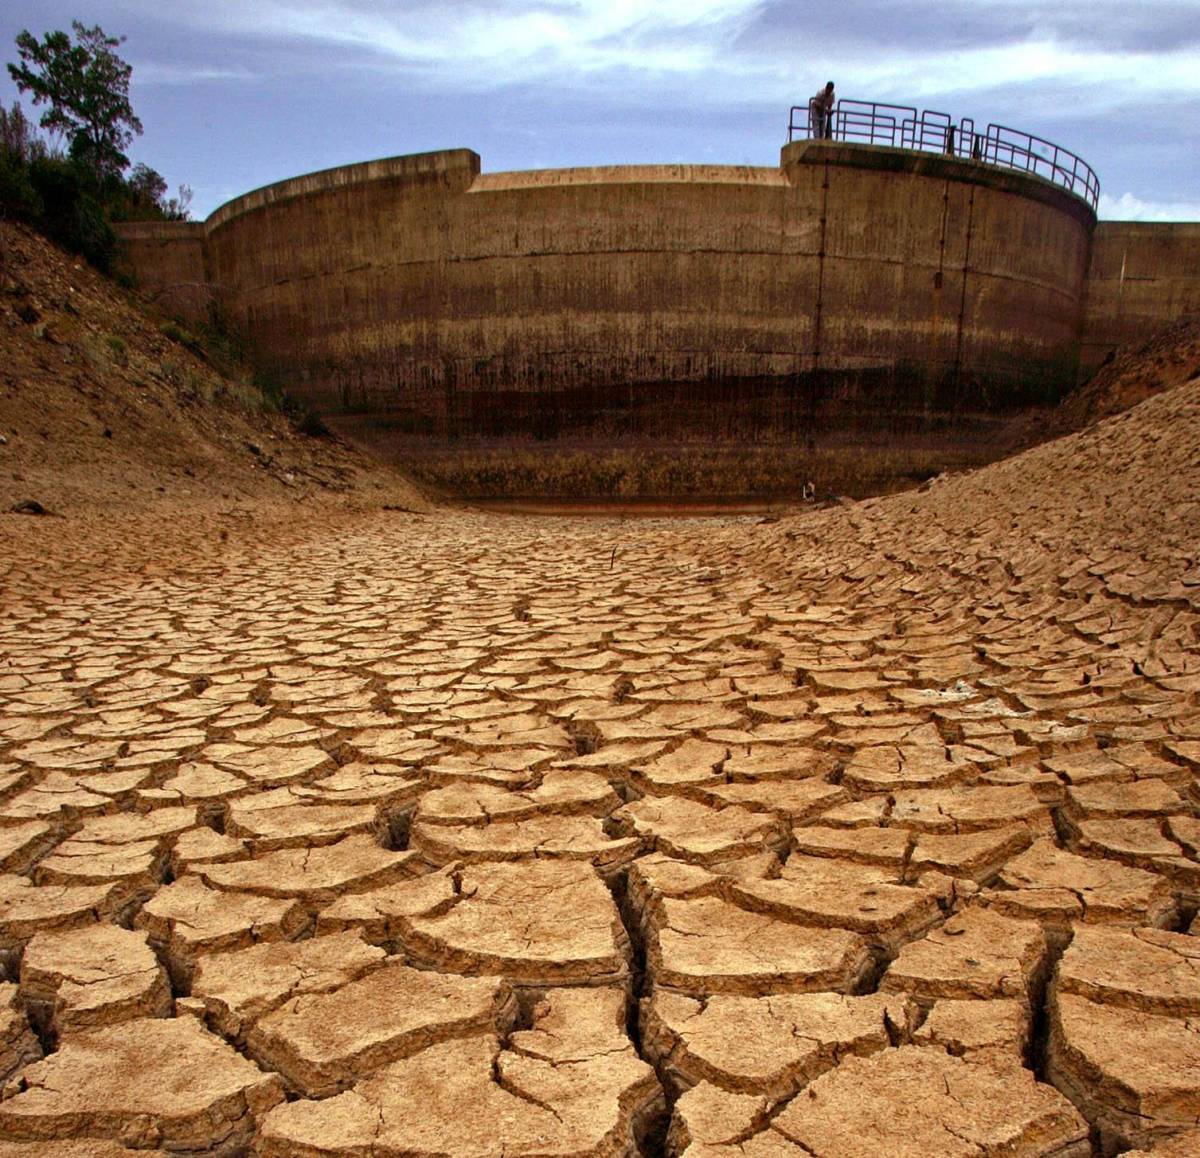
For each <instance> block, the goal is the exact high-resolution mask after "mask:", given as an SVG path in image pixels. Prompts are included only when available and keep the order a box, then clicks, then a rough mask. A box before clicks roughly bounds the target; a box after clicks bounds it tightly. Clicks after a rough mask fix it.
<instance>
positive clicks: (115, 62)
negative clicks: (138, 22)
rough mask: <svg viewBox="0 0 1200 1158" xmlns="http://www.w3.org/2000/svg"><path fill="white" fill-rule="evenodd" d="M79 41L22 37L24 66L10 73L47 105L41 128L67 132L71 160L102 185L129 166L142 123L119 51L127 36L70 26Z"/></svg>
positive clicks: (19, 39)
mask: <svg viewBox="0 0 1200 1158" xmlns="http://www.w3.org/2000/svg"><path fill="white" fill-rule="evenodd" d="M71 28H72V31H73V33H74V39H73V40H72V37H71V36H69V35H68V34H67V33H65V32H61V31H57V32H47V33H46V34H45V35H44V36H43V38H42V39H41V40H40V41H39V40H38V39H37V38H36V37H34V36H33V34H32V33H30V32H28V31H23V32H21V33H20V34H19V35H18V36H17V52H18V54H19V55H20V58H21V63H20V64H19V65H16V64H10V65H9V66H8V71H9V74H10V75H11V76H12V78H13V80H14V81H15V82H16V85H17V88H18V89H19V90H20V91H21V92H22V93H26V92H27V93H30V94H31V95H32V97H33V103H34V104H35V105H46V106H47V108H46V111H45V112H43V113H42V119H41V125H42V128H44V129H47V130H49V131H50V132H52V133H62V134H63V135H64V136H65V137H66V138H67V141H68V146H69V151H70V155H71V158H72V159H73V160H74V161H76V162H78V163H80V164H81V165H82V166H84V167H85V168H86V169H87V170H88V171H89V172H91V174H92V175H93V177H94V179H95V182H96V185H97V186H100V185H101V184H102V183H103V181H104V179H105V177H109V176H118V177H119V176H120V175H121V174H122V173H124V172H125V170H126V169H127V168H129V158H128V157H127V156H126V155H125V150H126V149H127V148H128V147H129V145H130V142H132V140H133V138H134V135H135V134H140V133H141V131H142V122H141V121H139V120H138V118H137V116H136V115H135V114H134V111H133V106H132V105H131V104H130V103H129V77H130V75H131V73H132V72H133V68H132V66H130V65H129V64H127V63H126V62H125V61H124V60H122V59H121V58H120V57H119V56H118V55H117V53H116V51H115V50H116V49H117V48H118V47H119V46H120V45H121V44H122V43H123V41H124V37H113V36H107V35H105V33H104V30H103V29H102V28H100V26H99V25H96V26H95V27H93V28H87V27H85V26H84V25H83V24H81V23H80V22H79V21H78V20H74V21H72V22H71Z"/></svg>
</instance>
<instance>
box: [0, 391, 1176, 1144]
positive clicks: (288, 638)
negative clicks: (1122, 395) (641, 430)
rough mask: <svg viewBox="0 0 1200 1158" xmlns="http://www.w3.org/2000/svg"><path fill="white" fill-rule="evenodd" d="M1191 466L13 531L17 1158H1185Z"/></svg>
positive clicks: (1145, 435)
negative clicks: (744, 504)
mask: <svg viewBox="0 0 1200 1158" xmlns="http://www.w3.org/2000/svg"><path fill="white" fill-rule="evenodd" d="M1198 479H1200V383H1197V384H1193V385H1192V386H1190V387H1185V388H1181V389H1178V390H1175V391H1172V392H1170V393H1167V394H1163V395H1161V396H1159V397H1157V398H1155V399H1152V400H1150V401H1149V402H1147V403H1145V404H1143V405H1142V406H1140V407H1139V408H1138V409H1136V410H1134V411H1132V412H1130V413H1128V414H1126V415H1124V416H1122V417H1119V418H1117V419H1115V420H1110V421H1108V422H1106V423H1104V424H1102V425H1100V426H1098V427H1094V428H1092V429H1090V430H1089V431H1086V432H1084V433H1082V434H1080V435H1076V436H1072V437H1071V438H1068V439H1065V440H1063V441H1061V442H1058V443H1054V444H1050V445H1048V446H1044V447H1041V448H1039V449H1036V450H1034V451H1031V452H1028V453H1026V454H1024V455H1022V456H1020V457H1019V458H1016V459H1013V460H1010V461H1008V462H1005V463H1001V464H998V465H996V466H994V467H991V468H988V469H985V470H982V471H980V472H977V473H975V474H973V475H970V476H963V477H959V478H953V479H943V480H938V481H936V482H935V483H934V484H932V485H931V486H929V487H927V488H926V489H925V490H924V491H922V492H920V493H915V492H914V493H910V494H904V495H899V496H893V497H891V498H887V499H877V500H872V501H868V502H865V503H860V504H855V505H852V506H845V507H840V508H836V509H832V510H828V511H817V512H811V513H808V514H805V515H802V516H796V517H789V518H784V519H782V520H778V521H761V520H759V521H755V520H745V519H742V520H739V519H725V520H681V521H667V520H662V521H649V520H647V521H635V522H619V521H617V520H583V519H574V520H573V519H569V518H552V519H539V520H533V519H522V518H513V517H507V518H506V517H484V516H480V515H472V514H468V513H454V512H438V513H435V514H434V515H433V516H432V517H428V518H424V517H419V516H412V515H397V514H396V513H394V512H392V513H386V514H385V513H382V512H375V513H358V514H341V515H335V514H330V515H328V516H322V515H320V513H319V512H318V513H316V514H313V515H310V516H301V517H296V518H292V519H290V520H288V521H282V520H276V521H274V522H269V523H265V524H263V525H262V526H261V527H259V528H258V529H257V530H255V529H254V528H250V529H249V530H248V531H247V533H246V534H244V535H242V536H241V537H238V536H234V537H233V538H232V539H229V540H228V541H224V540H219V539H217V538H216V537H215V536H213V535H212V534H209V533H201V532H202V531H203V525H201V529H200V530H196V529H195V528H194V527H192V528H191V529H189V524H186V523H181V525H180V526H179V527H177V528H175V530H174V531H173V532H172V535H171V538H170V540H167V539H166V538H165V537H164V534H163V532H162V530H161V528H160V529H159V530H157V531H155V530H153V528H152V527H151V526H150V524H143V523H139V522H137V521H136V520H133V521H130V522H128V523H125V522H122V521H121V520H119V519H113V520H110V521H109V522H108V523H107V524H98V525H95V526H91V527H89V530H88V534H87V536H86V537H85V538H83V539H82V540H81V539H80V537H79V536H78V532H77V531H75V530H72V527H71V525H70V522H69V521H68V520H63V521H58V522H54V523H50V522H48V521H37V522H33V521H28V520H27V521H26V522H25V523H22V524H21V526H20V532H21V534H20V535H19V536H18V535H17V533H16V532H15V531H13V532H12V534H11V535H10V537H9V538H8V540H7V542H6V552H7V554H8V561H7V563H8V565H7V567H6V571H5V574H4V613H3V619H2V620H0V653H2V655H3V667H2V668H0V703H2V722H0V868H2V869H3V873H4V875H3V876H2V877H0V967H2V969H3V983H2V984H0V1026H2V1033H0V1074H2V1075H3V1078H4V1083H5V1084H4V1092H3V1100H2V1101H0V1138H3V1139H4V1141H3V1142H2V1143H0V1158H19V1156H26V1155H28V1156H33V1155H39V1156H41V1155H45V1156H48V1158H61V1156H67V1155H71V1156H83V1155H87V1156H100V1158H112V1156H115V1155H119V1154H122V1153H126V1152H128V1151H129V1150H138V1151H140V1152H143V1153H146V1152H151V1153H153V1152H158V1153H171V1154H181V1153H182V1154H205V1155H210V1154H212V1155H238V1154H247V1153H248V1154H257V1155H263V1156H269V1158H284V1156H299V1158H308V1156H316V1155H355V1156H362V1158H366V1156H371V1158H387V1156H397V1158H398V1156H404V1158H417V1156H420V1158H434V1156H446V1158H449V1156H453V1158H472V1156H479V1158H483V1156H500V1155H503V1156H505V1158H520V1156H523V1158H535V1156H536V1158H543V1156H546V1158H550V1156H554V1158H584V1156H589V1158H590V1156H596V1158H601V1156H603V1158H617V1156H632V1155H639V1154H641V1155H648V1156H649V1155H659V1154H669V1155H686V1156H687V1158H802V1156H809V1158H814V1156H815V1158H858V1156H863V1158H866V1156H872V1158H874V1156H889V1158H891V1156H901V1158H905V1156H914V1158H915V1156H926V1155H929V1156H948V1158H958V1156H963V1158H968V1156H970V1158H976V1156H978V1158H1000V1156H1002V1155H1003V1156H1005V1158H1014V1156H1016V1158H1033V1156H1038V1158H1043V1156H1044V1158H1051V1156H1053V1158H1083V1156H1085V1155H1092V1154H1104V1155H1108V1154H1114V1153H1120V1152H1133V1153H1137V1154H1147V1153H1149V1154H1154V1155H1158V1156H1160V1158H1171V1156H1174V1158H1179V1156H1182V1155H1196V1154H1200V1133H1198V1132H1197V1122H1198V1119H1200V936H1198V935H1197V934H1198V933H1200V924H1197V923H1196V922H1195V914H1196V910H1197V905H1198V903H1200V820H1198V819H1197V810H1198V807H1200V793H1198V790H1197V774H1198V772H1200V637H1198V628H1200V539H1198V536H1197V528H1198V527H1200V502H1198V498H1200V488H1198V487H1197V481H1198ZM148 527H150V529H147V528H148Z"/></svg>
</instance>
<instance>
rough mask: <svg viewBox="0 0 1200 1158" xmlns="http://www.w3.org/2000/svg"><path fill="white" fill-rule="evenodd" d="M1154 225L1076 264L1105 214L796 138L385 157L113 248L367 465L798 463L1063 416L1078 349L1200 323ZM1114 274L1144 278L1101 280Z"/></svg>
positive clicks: (987, 176) (956, 167)
mask: <svg viewBox="0 0 1200 1158" xmlns="http://www.w3.org/2000/svg"><path fill="white" fill-rule="evenodd" d="M1166 229H1167V230H1175V231H1177V232H1175V233H1168V232H1166V231H1164V230H1162V229H1156V228H1155V227H1147V226H1140V227H1137V228H1132V227H1128V226H1121V227H1117V228H1115V229H1114V228H1113V227H1108V226H1105V227H1101V229H1100V232H1099V234H1098V235H1097V238H1098V240H1097V245H1096V252H1095V255H1094V257H1093V255H1092V235H1093V231H1094V230H1095V217H1094V214H1093V213H1092V212H1091V210H1090V209H1089V208H1088V207H1087V206H1086V205H1085V204H1084V202H1082V201H1081V200H1079V199H1078V198H1077V197H1075V196H1073V195H1071V194H1069V193H1067V192H1065V191H1064V190H1062V189H1060V188H1059V187H1057V186H1054V185H1052V184H1050V183H1048V182H1046V181H1043V180H1041V179H1039V178H1036V177H1031V176H1028V175H1026V174H1022V173H1016V172H1011V171H1007V170H1001V169H997V168H995V167H992V166H984V165H979V164H976V163H973V162H970V161H964V160H961V159H958V158H953V157H944V156H940V155H936V154H933V155H931V154H925V153H916V152H911V151H908V150H901V149H891V148H882V147H874V146H862V145H847V144H843V143H838V142H822V141H804V142H797V143H795V144H791V145H788V146H786V147H785V148H784V150H783V153H782V157H781V165H780V167H779V168H752V167H746V166H715V165H660V166H627V167H604V168H588V169H567V170H545V171H535V172H522V173H490V174H481V172H480V161H479V158H478V156H477V155H476V154H474V153H472V152H470V151H469V150H466V149H458V150H451V151H447V152H441V153H429V154H423V155H418V156H410V157H398V158H391V159H387V160H381V161H372V162H368V163H365V164H361V165H353V166H348V167H344V168H340V169H332V170H327V171H325V172H322V173H315V174H310V175H308V176H305V177H300V178H296V179H294V180H289V181H284V182H281V183H279V184H277V185H272V186H269V187H267V188H265V189H261V190H258V191H256V192H253V193H250V194H247V195H246V196H244V197H241V198H239V199H237V200H235V201H232V202H230V203H229V204H227V205H225V206H223V207H222V208H220V209H218V210H217V211H216V212H215V213H214V214H213V215H212V216H211V217H210V218H209V219H208V220H207V221H206V222H204V223H203V224H202V225H190V224H189V225H182V226H175V227H172V226H156V227H154V230H153V231H150V230H146V227H144V226H139V227H131V228H129V229H127V230H125V231H123V234H124V238H125V243H126V256H127V262H128V265H129V267H130V268H132V269H133V270H134V271H135V272H136V275H137V278H138V280H139V281H140V282H141V284H142V286H143V287H144V288H145V289H147V290H149V291H150V292H151V293H153V294H156V295H159V296H161V298H162V299H163V300H164V301H167V302H169V303H170V304H172V305H174V306H175V307H176V308H178V309H180V310H182V311H183V312H185V313H188V312H190V313H191V315H192V316H193V317H196V316H199V314H200V312H201V311H202V310H204V309H207V307H208V302H207V300H205V298H204V296H203V295H198V294H190V296H189V291H190V287H191V286H193V285H194V284H195V279H196V276H197V263H198V260H199V257H200V255H202V259H203V265H204V271H205V276H206V278H207V284H208V287H209V291H210V294H211V299H212V303H213V304H214V305H215V307H216V308H217V309H218V310H219V311H220V313H221V316H222V317H223V319H224V320H225V321H226V322H227V323H228V324H230V325H231V326H232V327H234V328H235V329H236V330H237V331H239V332H240V333H241V334H242V335H243V336H244V337H245V339H246V340H247V344H248V347H249V348H250V350H251V351H252V353H253V356H254V357H255V359H256V360H257V361H258V363H259V365H260V367H261V368H262V369H263V370H265V371H266V372H268V373H272V374H276V375H278V376H279V377H280V378H281V379H282V380H284V381H285V382H286V383H287V385H288V388H289V390H291V391H292V392H293V393H294V394H297V395H299V396H300V397H301V398H303V399H304V401H306V402H307V403H308V404H309V405H311V406H313V407H314V408H316V409H318V410H320V411H321V412H322V414H324V415H325V416H326V417H327V419H328V420H330V421H331V422H333V423H334V424H335V425H337V426H339V427H340V428H341V429H343V430H344V431H346V432H347V433H350V434H352V435H355V436H357V437H360V438H365V439H367V440H369V441H375V442H376V443H377V444H378V443H386V442H387V441H388V440H389V439H392V440H394V439H398V438H403V437H404V436H406V435H417V436H422V435H431V434H432V435H437V436H446V435H449V436H455V435H458V434H463V433H469V434H473V435H483V436H501V437H503V436H506V435H510V434H514V433H516V434H524V435H528V434H531V433H532V434H534V435H537V436H539V437H558V436H566V435H583V436H595V435H598V436H601V437H609V436H612V435H614V434H617V435H624V434H630V433H633V434H650V435H653V436H674V437H688V436H691V435H715V436H718V437H720V436H726V437H732V438H739V437H745V436H746V435H747V434H748V433H752V434H753V435H754V436H759V435H761V434H762V433H763V432H764V431H765V432H767V433H768V434H777V433H788V434H792V435H799V436H801V437H806V438H807V439H808V440H809V442H810V444H811V443H812V442H814V441H816V440H818V439H829V438H834V439H837V438H849V439H851V440H855V439H862V438H864V437H866V438H868V439H869V438H871V437H875V436H881V437H895V436H901V435H904V434H905V433H909V432H913V431H927V430H929V429H930V428H936V427H937V426H938V425H939V424H942V423H945V422H947V421H951V422H954V423H956V424H958V425H960V427H962V428H963V429H968V428H973V429H979V428H983V429H984V430H985V431H986V428H987V426H988V424H989V422H992V421H993V420H994V419H996V417H997V416H998V415H1000V414H1002V413H1003V411H1004V410H1005V409H1007V408H1009V407H1014V406H1020V405H1026V404H1030V403H1037V402H1044V401H1053V400H1055V399H1056V397H1057V395H1058V394H1059V393H1060V392H1061V390H1062V389H1063V388H1064V387H1065V386H1066V385H1068V384H1070V383H1072V382H1073V381H1074V380H1075V377H1076V375H1077V372H1078V366H1079V353H1080V348H1081V336H1082V339H1083V346H1084V349H1085V350H1086V351H1087V352H1088V357H1089V358H1090V359H1091V360H1092V361H1096V360H1098V358H1099V357H1102V356H1103V353H1102V352H1101V351H1102V350H1103V349H1104V348H1105V346H1106V344H1108V343H1113V342H1115V341H1119V340H1121V339H1122V337H1124V336H1125V335H1126V334H1127V333H1129V332H1135V331H1138V330H1140V328H1141V327H1143V326H1145V325H1148V324H1150V323H1151V322H1152V321H1153V319H1154V318H1155V317H1158V316H1174V315H1173V313H1172V312H1171V311H1172V310H1173V309H1174V307H1175V306H1176V305H1181V304H1184V303H1186V302H1188V301H1195V300H1197V299H1200V278H1197V277H1196V275H1195V273H1194V269H1195V262H1194V261H1193V260H1192V259H1191V257H1190V256H1189V254H1191V253H1193V252H1194V251H1195V250H1197V249H1200V227H1197V232H1196V233H1195V234H1193V233H1189V232H1188V227H1178V226H1175V227H1166ZM172 236H174V237H177V241H174V242H172V241H170V240H168V239H169V238H170V237H172ZM1189 246H1190V247H1191V248H1190V250H1189V249H1188V248H1187V247H1189ZM1089 261H1090V262H1091V269H1092V277H1093V280H1094V282H1095V286H1096V288H1095V289H1094V290H1093V291H1092V293H1091V294H1090V295H1089V294H1087V293H1086V292H1085V289H1086V285H1087V279H1088V269H1089ZM1114 262H1115V263H1116V264H1117V265H1118V266H1119V265H1120V263H1121V262H1124V263H1125V264H1126V266H1130V265H1131V264H1132V265H1133V266H1134V267H1136V268H1137V269H1138V270H1142V269H1143V267H1145V269H1146V270H1148V271H1150V272H1149V273H1146V272H1139V273H1133V272H1131V271H1130V269H1128V268H1127V269H1126V274H1125V280H1124V281H1123V282H1122V281H1120V279H1119V278H1117V279H1116V281H1115V283H1114V278H1115V277H1116V275H1114V274H1113V273H1112V267H1113V265H1114ZM1189 262H1190V263H1191V264H1190V268H1189ZM1134 277H1137V278H1142V279H1144V278H1146V277H1153V278H1157V279H1159V280H1161V281H1162V282H1163V285H1164V286H1165V287H1166V288H1167V290H1168V291H1169V292H1167V293H1166V294H1163V293H1160V292H1159V290H1160V288H1162V287H1160V286H1159V284H1158V281H1150V282H1146V281H1144V280H1139V281H1137V282H1136V283H1135V282H1133V281H1132V280H1131V279H1132V278H1134ZM1110 283H1114V284H1115V286H1116V288H1115V289H1113V287H1112V285H1111V284H1110ZM1135 284H1136V286H1137V287H1138V288H1137V289H1136V291H1135V290H1134V289H1133V288H1132V287H1133V286H1134V285H1135ZM1114 295H1115V303H1114ZM1085 316H1086V324H1085ZM981 437H986V433H985V434H983V435H981Z"/></svg>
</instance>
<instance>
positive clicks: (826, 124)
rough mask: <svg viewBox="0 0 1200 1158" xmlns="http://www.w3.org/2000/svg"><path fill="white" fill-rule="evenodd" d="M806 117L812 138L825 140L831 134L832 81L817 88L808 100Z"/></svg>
mask: <svg viewBox="0 0 1200 1158" xmlns="http://www.w3.org/2000/svg"><path fill="white" fill-rule="evenodd" d="M808 119H809V124H810V126H811V128H812V135H813V139H814V140H818V141H827V140H829V139H830V137H832V136H833V81H829V82H828V83H827V84H826V85H825V87H824V88H822V89H818V90H817V95H816V96H814V97H813V98H812V100H810V101H809V102H808Z"/></svg>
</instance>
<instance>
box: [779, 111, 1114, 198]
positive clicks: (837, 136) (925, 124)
mask: <svg viewBox="0 0 1200 1158" xmlns="http://www.w3.org/2000/svg"><path fill="white" fill-rule="evenodd" d="M817 135H818V133H817V129H816V124H815V117H814V116H813V114H812V113H810V111H809V106H808V105H793V106H792V111H791V116H790V118H789V120H788V140H789V141H795V140H804V139H806V138H813V137H816V136H817ZM825 135H826V137H828V138H829V139H831V140H835V141H852V142H856V143H859V144H865V145H890V146H892V147H893V148H899V149H916V150H919V151H921V152H925V153H944V154H946V155H947V156H951V157H961V158H963V159H965V160H970V161H976V162H978V163H980V164H983V165H996V166H998V167H999V168H1002V169H1016V170H1018V171H1019V172H1022V173H1032V174H1034V175H1035V176H1038V177H1042V178H1044V179H1045V180H1047V181H1051V182H1053V183H1054V184H1055V185H1061V186H1062V187H1063V188H1064V189H1067V190H1069V191H1070V192H1072V193H1074V194H1075V196H1077V197H1079V198H1081V199H1082V200H1084V201H1086V202H1087V204H1088V205H1090V206H1091V207H1092V209H1095V208H1096V206H1097V204H1098V203H1099V201H1100V179H1099V178H1098V177H1097V176H1096V173H1095V170H1093V169H1092V167H1091V166H1090V165H1089V164H1088V163H1087V162H1086V161H1085V160H1083V158H1082V157H1079V156H1076V154H1074V153H1072V152H1071V151H1070V150H1069V149H1064V148H1063V147H1062V146H1061V145H1056V144H1055V143H1054V142H1053V141H1047V140H1045V139H1044V138H1042V137H1035V136H1034V135H1033V134H1032V133H1025V132H1022V131H1021V130H1020V129H1013V128H1009V127H1008V126H1007V125H997V124H990V125H988V126H987V128H986V129H983V130H981V131H978V132H977V131H976V129H975V122H974V120H972V119H971V118H970V117H963V118H962V120H960V121H957V122H956V121H955V120H954V119H953V118H952V117H951V116H950V114H949V113H940V112H935V111H933V110H931V109H924V110H918V109H915V108H911V107H909V106H908V105H889V104H881V103H879V102H878V101H855V100H839V101H838V102H837V104H836V105H834V108H833V112H832V114H831V116H830V123H829V125H828V127H827V130H826V134H825Z"/></svg>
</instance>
